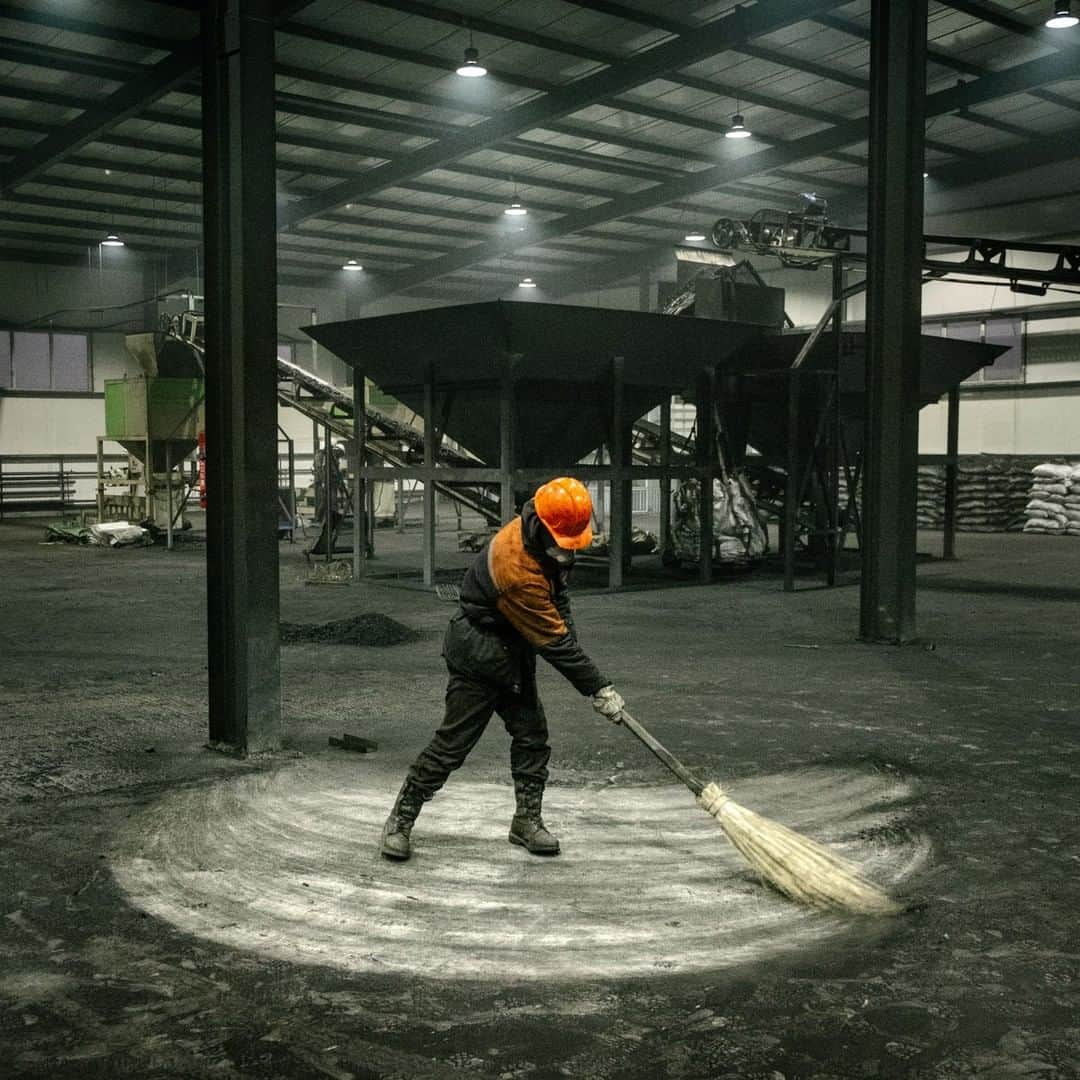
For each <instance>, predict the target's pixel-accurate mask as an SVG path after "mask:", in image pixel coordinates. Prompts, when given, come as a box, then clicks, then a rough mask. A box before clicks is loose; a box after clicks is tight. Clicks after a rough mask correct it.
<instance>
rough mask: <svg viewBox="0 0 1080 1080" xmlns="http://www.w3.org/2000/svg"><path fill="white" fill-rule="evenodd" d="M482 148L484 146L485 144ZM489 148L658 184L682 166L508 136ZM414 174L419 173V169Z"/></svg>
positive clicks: (681, 172)
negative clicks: (671, 166) (673, 166)
mask: <svg viewBox="0 0 1080 1080" xmlns="http://www.w3.org/2000/svg"><path fill="white" fill-rule="evenodd" d="M484 149H487V147H485V148H484ZM492 149H495V150H501V151H504V152H505V153H507V154H514V155H516V156H518V157H524V158H532V159H534V160H536V161H544V162H552V163H553V164H556V165H568V166H570V167H572V168H575V169H593V170H595V171H597V172H609V173H615V174H617V175H619V176H630V177H633V178H634V179H635V180H648V181H650V182H651V183H653V184H659V183H662V182H663V181H665V180H670V179H672V178H674V177H676V176H682V175H683V170H682V169H672V168H668V167H666V166H663V165H647V164H646V163H645V162H643V161H627V160H626V159H625V158H613V157H605V156H604V155H603V154H590V153H588V152H587V151H584V150H568V149H567V148H565V147H562V146H553V145H551V144H550V143H539V142H530V141H529V140H528V139H507V140H506V141H505V142H503V143H499V144H497V145H496V146H494V147H492ZM474 152H475V151H474ZM428 171H429V170H427V169H425V170H423V172H428ZM417 175H421V173H418V174H417Z"/></svg>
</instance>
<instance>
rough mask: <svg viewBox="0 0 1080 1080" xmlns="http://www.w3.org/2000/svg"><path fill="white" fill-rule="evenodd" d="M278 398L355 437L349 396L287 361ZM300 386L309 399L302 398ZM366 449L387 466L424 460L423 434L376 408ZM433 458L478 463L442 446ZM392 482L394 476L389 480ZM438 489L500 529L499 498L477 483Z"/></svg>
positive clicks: (370, 410) (442, 461)
mask: <svg viewBox="0 0 1080 1080" xmlns="http://www.w3.org/2000/svg"><path fill="white" fill-rule="evenodd" d="M278 377H279V386H278V400H279V401H281V402H282V403H283V404H285V405H288V406H290V408H293V409H296V410H297V411H298V412H301V413H303V414H304V415H305V416H307V417H309V418H310V419H312V420H314V421H316V422H317V423H319V424H325V425H326V426H327V427H328V428H329V429H330V430H331V431H333V432H334V434H335V435H338V436H339V437H340V438H343V439H351V438H352V437H353V402H352V395H351V394H347V393H345V392H344V391H342V390H340V389H338V388H337V387H336V386H334V385H333V384H332V383H328V382H326V380H325V379H320V378H319V377H318V376H317V375H313V374H312V373H311V372H310V371H307V370H305V369H304V368H302V367H300V366H299V365H298V364H294V363H292V362H291V361H289V360H282V359H279V360H278ZM283 381H287V382H289V383H292V384H293V386H294V387H295V388H296V389H286V388H285V387H282V386H281V385H280V382H283ZM300 388H303V389H304V390H307V391H308V393H310V394H312V395H314V396H312V397H303V396H302V395H301V394H300V392H299V390H300ZM365 412H366V414H367V426H368V430H367V438H366V439H365V446H366V448H367V450H368V452H369V453H370V454H372V455H373V456H374V457H376V458H378V459H379V460H380V461H382V462H383V463H384V464H387V465H391V466H405V465H415V464H417V463H418V462H422V461H423V460H424V436H423V435H422V434H421V433H420V432H419V431H417V430H416V428H414V427H413V426H412V425H411V424H404V423H402V422H401V421H399V420H394V419H393V418H392V417H389V416H387V415H386V414H385V413H382V412H379V411H378V410H377V409H373V408H371V407H368V408H367V409H366V410H365ZM436 455H437V459H438V461H439V463H440V464H441V465H454V466H468V465H477V464H479V462H477V461H476V459H475V458H472V457H469V456H468V455H466V454H462V453H460V452H458V451H456V450H451V449H449V448H448V447H445V446H440V447H438V448H437V450H436ZM387 479H388V480H391V479H393V477H392V476H389V477H387ZM435 488H436V490H437V491H439V492H440V493H442V494H443V495H446V496H447V497H449V498H451V499H453V500H454V501H455V502H458V503H460V504H461V505H462V506H465V507H467V508H468V509H470V510H472V511H474V512H475V513H477V514H480V515H481V516H482V517H483V518H484V520H485V521H487V522H488V524H489V525H498V524H499V523H500V522H501V520H502V516H501V510H500V506H499V497H498V495H497V494H496V493H495V492H493V491H492V490H490V489H489V488H487V487H485V486H483V485H481V484H459V483H454V484H449V483H445V482H442V481H436V482H435Z"/></svg>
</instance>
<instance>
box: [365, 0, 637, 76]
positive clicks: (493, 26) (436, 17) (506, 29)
mask: <svg viewBox="0 0 1080 1080" xmlns="http://www.w3.org/2000/svg"><path fill="white" fill-rule="evenodd" d="M366 2H367V3H369V4H373V5H375V6H376V7H384V8H389V9H390V10H391V11H398V12H403V13H405V14H407V15H418V16H419V17H420V18H422V19H431V20H432V21H433V22H441V23H447V24H449V25H450V26H457V27H460V28H461V29H462V30H473V31H476V32H478V33H481V34H491V36H492V37H500V38H504V39H505V40H507V41H516V42H518V43H520V44H522V45H532V46H533V47H534V48H537V49H547V50H548V51H550V52H559V53H564V54H565V55H567V56H577V57H580V58H581V59H582V60H593V61H595V62H596V63H599V64H613V63H617V62H618V60H619V58H618V56H616V55H614V54H612V53H608V52H604V51H603V50H601V49H594V48H592V46H590V45H583V44H581V43H580V42H576V41H564V40H562V39H561V38H553V37H549V36H548V35H546V34H537V33H534V32H533V31H531V30H526V29H524V28H521V27H517V26H511V25H510V24H509V23H500V22H496V20H494V19H486V18H484V17H483V16H482V15H469V16H467V17H466V16H465V15H461V14H459V13H458V12H455V11H448V10H447V9H446V8H440V7H436V6H435V5H434V4H424V3H420V2H418V0H366Z"/></svg>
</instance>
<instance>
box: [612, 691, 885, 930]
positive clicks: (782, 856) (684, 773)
mask: <svg viewBox="0 0 1080 1080" xmlns="http://www.w3.org/2000/svg"><path fill="white" fill-rule="evenodd" d="M619 721H620V722H621V723H622V724H623V725H624V726H625V727H628V728H629V729H630V730H631V731H632V732H633V733H634V734H635V735H636V736H637V737H638V738H639V739H640V740H641V741H642V742H643V743H644V744H645V745H646V746H647V747H648V748H649V749H650V750H651V751H652V752H653V753H654V754H655V755H656V756H657V757H658V758H659V759H660V760H661V761H662V762H663V763H664V764H665V765H666V766H667V767H668V768H669V769H670V770H671V771H672V772H673V773H674V774H675V775H676V776H677V777H678V778H679V779H680V780H681V781H682V782H683V783H684V784H685V785H686V786H687V787H688V788H689V789H690V790H691V791H692V792H693V793H694V794H695V795H696V796H697V802H698V806H700V807H702V809H704V810H707V811H708V812H709V813H710V814H712V816H713V817H714V818H716V820H717V821H719V822H720V827H721V828H722V829H723V830H724V832H725V833H726V834H727V838H728V839H729V840H730V841H731V842H732V844H734V845H735V847H736V848H737V849H738V850H739V852H741V854H742V855H743V857H744V858H745V859H746V860H747V862H749V863H750V865H751V866H752V867H753V868H754V869H755V870H756V871H757V872H758V874H760V875H761V877H762V878H763V879H764V880H765V881H767V882H768V883H769V884H771V885H773V886H774V887H775V888H777V889H779V890H780V892H782V893H784V894H785V895H787V896H790V897H791V899H792V900H797V901H799V902H800V903H803V904H810V905H811V906H813V907H816V908H824V909H831V910H839V911H848V912H852V913H853V914H857V915H895V914H897V913H898V912H900V911H901V910H903V909H902V907H901V905H899V904H897V903H896V902H895V901H894V900H893V899H892V898H891V897H889V896H888V895H887V894H886V893H884V892H882V890H881V889H879V888H878V887H877V886H876V885H874V884H873V883H872V882H870V881H868V880H867V879H866V878H865V877H863V876H862V874H860V873H859V871H858V869H857V868H856V867H855V866H853V865H852V864H851V863H850V862H848V861H847V860H846V859H842V858H840V856H838V855H836V854H835V853H834V852H832V851H830V850H829V848H827V847H825V846H824V845H823V844H819V843H816V842H815V841H813V840H810V839H808V838H807V837H805V836H802V835H801V834H800V833H797V832H795V831H794V830H793V829H789V828H788V827H787V826H786V825H781V824H780V823H779V822H777V821H770V820H769V819H768V818H765V817H762V816H761V815H760V814H755V813H754V811H753V810H748V809H747V808H746V807H744V806H740V805H739V804H738V803H737V802H735V801H734V800H733V799H732V798H731V797H730V796H729V795H727V794H725V792H724V790H723V789H722V788H721V787H720V786H719V784H715V783H709V784H703V783H702V782H701V780H699V779H698V778H697V777H696V776H695V775H694V774H693V773H692V772H690V770H689V769H688V768H686V766H685V765H683V763H682V762H681V761H679V760H678V758H676V757H675V755H674V754H672V753H671V751H670V750H668V749H667V748H666V747H664V746H662V745H661V744H660V743H659V742H658V741H657V740H656V739H655V738H653V736H652V735H650V734H649V732H648V731H646V730H645V728H644V727H642V726H641V724H640V723H638V721H637V720H635V719H634V718H633V717H632V716H631V715H630V714H629V713H628V712H627V711H626V710H625V709H623V710H622V711H621V712H620V713H619Z"/></svg>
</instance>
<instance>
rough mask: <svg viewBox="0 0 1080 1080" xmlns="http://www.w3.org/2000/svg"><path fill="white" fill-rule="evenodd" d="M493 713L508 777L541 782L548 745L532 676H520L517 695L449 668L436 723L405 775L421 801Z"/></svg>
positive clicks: (467, 749)
mask: <svg viewBox="0 0 1080 1080" xmlns="http://www.w3.org/2000/svg"><path fill="white" fill-rule="evenodd" d="M531 674H532V673H531ZM494 713H498V714H499V716H500V718H501V719H502V722H503V724H504V725H505V726H506V730H507V733H508V734H509V735H510V773H511V775H512V776H513V777H514V779H515V780H536V781H539V782H540V783H541V784H543V783H544V782H545V781H546V780H547V776H548V770H547V763H548V759H549V758H550V757H551V747H550V746H549V745H548V729H547V718H546V717H545V716H544V707H543V705H541V703H540V698H539V696H538V695H537V692H536V679H535V674H532V677H530V678H526V679H525V681H524V683H523V685H522V688H521V693H512V692H511V691H509V690H505V689H502V688H500V687H498V686H495V685H493V684H491V683H486V682H482V681H481V680H479V679H473V678H470V677H468V676H467V675H463V674H462V673H460V672H458V671H455V670H454V669H453V668H450V681H449V683H447V686H446V714H445V716H444V718H443V722H442V725H441V726H440V727H439V729H438V731H436V732H435V734H434V735H433V736H432V739H431V742H429V743H428V744H427V746H426V747H425V748H424V749H423V750H422V751H421V752H420V755H419V756H418V757H417V759H416V761H414V762H413V764H412V765H411V766H410V767H409V771H408V773H407V774H406V775H407V778H408V779H409V780H410V781H412V783H413V784H414V785H415V786H416V787H417V788H419V789H420V790H421V791H422V792H423V794H424V798H425V799H430V798H431V797H432V795H434V794H435V792H436V791H438V790H439V788H441V787H442V786H443V784H445V783H446V780H447V777H448V776H449V775H450V774H451V773H452V772H453V771H454V770H455V769H457V768H458V767H459V766H460V765H461V764H462V763H463V762H464V761H465V759H466V758H467V757H468V756H469V752H470V751H471V750H472V748H473V747H474V746H475V745H476V744H477V742H479V740H480V736H481V735H483V733H484V729H485V728H486V727H487V725H488V721H489V720H490V719H491V717H492V714H494Z"/></svg>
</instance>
